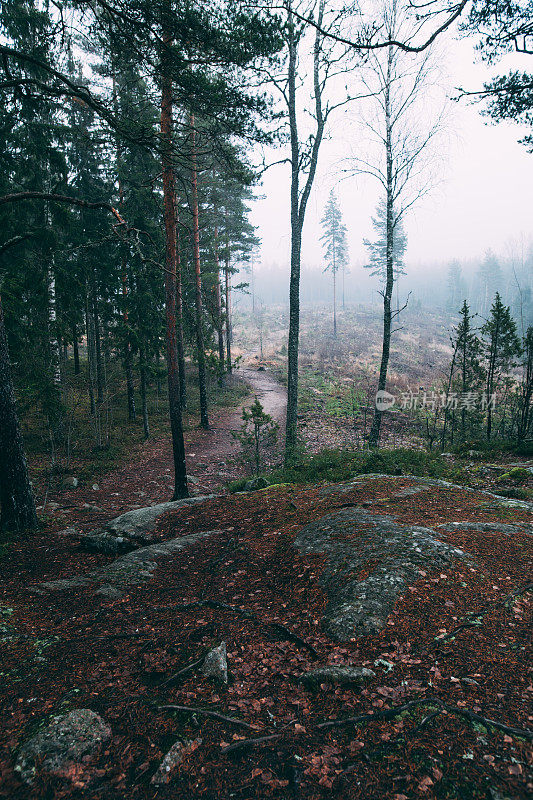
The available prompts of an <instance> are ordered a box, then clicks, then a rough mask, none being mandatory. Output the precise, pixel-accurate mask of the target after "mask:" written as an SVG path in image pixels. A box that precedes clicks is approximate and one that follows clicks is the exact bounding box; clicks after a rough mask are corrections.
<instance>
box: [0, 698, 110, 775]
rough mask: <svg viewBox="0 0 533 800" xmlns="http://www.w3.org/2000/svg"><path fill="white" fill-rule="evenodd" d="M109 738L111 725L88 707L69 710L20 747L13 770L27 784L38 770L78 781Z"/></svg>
mask: <svg viewBox="0 0 533 800" xmlns="http://www.w3.org/2000/svg"><path fill="white" fill-rule="evenodd" d="M110 737H111V728H110V727H109V725H107V724H106V723H105V722H104V720H103V719H102V718H101V717H99V716H98V714H95V712H94V711H91V710H90V709H88V708H80V709H76V710H74V711H70V712H69V713H68V714H63V715H62V716H59V717H55V719H53V721H52V722H51V723H50V725H48V726H47V727H46V728H45V729H44V730H43V731H41V733H38V734H37V735H36V736H34V737H33V738H32V739H30V740H29V741H27V742H26V744H24V745H23V746H22V747H21V748H20V750H19V754H18V758H17V763H16V766H15V771H16V772H18V773H20V776H21V778H22V780H23V781H25V783H29V784H32V783H33V780H34V778H35V774H36V771H37V769H39V770H42V771H43V772H45V773H47V774H49V775H53V776H54V777H57V778H63V779H66V780H70V781H73V782H74V781H77V780H79V778H80V776H81V775H82V773H83V771H84V770H85V769H86V767H87V764H88V763H89V762H90V761H91V760H92V759H94V758H95V757H96V756H97V755H98V753H99V752H100V749H101V747H102V744H103V743H104V742H107V741H108V739H109V738H110Z"/></svg>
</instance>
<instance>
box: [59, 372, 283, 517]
mask: <svg viewBox="0 0 533 800" xmlns="http://www.w3.org/2000/svg"><path fill="white" fill-rule="evenodd" d="M233 380H242V381H245V382H246V383H247V384H248V386H249V387H250V396H249V398H247V400H246V403H245V404H246V405H249V404H250V403H251V402H253V399H254V397H256V396H257V397H258V399H259V400H260V402H261V403H262V404H263V406H264V408H265V411H266V412H267V413H268V414H270V415H271V416H272V417H273V418H274V419H275V420H276V421H277V422H278V423H279V424H280V428H282V427H283V422H284V417H285V409H286V401H287V397H286V390H285V388H284V387H283V386H282V385H281V384H280V383H279V382H278V381H277V380H276V378H275V377H274V376H273V375H272V374H270V373H269V372H267V371H266V370H258V369H257V368H256V367H255V366H254V367H250V366H246V367H243V368H242V369H240V370H238V372H237V373H236V374H235V377H234V378H233ZM241 408H242V406H241V405H240V404H239V405H237V406H235V407H233V408H222V409H213V410H212V413H211V416H210V421H211V427H210V429H209V430H208V431H204V430H201V429H200V428H194V429H192V430H189V431H187V432H186V434H185V446H186V452H187V471H188V474H189V476H190V478H191V489H192V490H193V491H194V493H195V494H209V493H212V492H219V491H220V489H221V487H222V486H223V484H224V483H225V482H226V481H228V480H230V479H231V478H232V477H233V476H235V475H237V474H238V471H239V467H238V465H236V464H235V463H234V461H233V459H234V458H235V456H236V455H237V454H238V451H239V446H238V444H237V442H236V441H235V439H234V438H233V436H232V433H231V432H232V431H234V430H237V429H238V428H239V427H240V425H241ZM172 476H173V470H172V453H171V445H170V439H169V438H167V437H160V438H158V439H154V440H152V441H150V442H148V443H146V444H144V445H142V447H139V449H138V451H137V452H135V453H134V454H133V457H132V459H131V460H130V461H129V462H128V463H127V464H125V465H124V466H123V467H120V468H119V469H117V470H114V471H112V472H110V473H108V474H106V475H104V476H102V477H101V478H100V479H98V482H97V483H92V482H90V481H89V482H88V484H84V485H83V486H80V487H77V488H75V489H71V490H67V491H65V490H63V491H62V492H61V493H60V494H57V495H51V496H50V497H49V503H48V504H47V506H46V509H45V511H46V513H47V514H50V515H51V516H58V517H60V520H58V522H59V521H61V524H64V527H67V526H68V525H69V524H75V525H76V526H77V527H80V523H81V528H84V527H86V526H87V527H91V525H94V524H95V523H98V522H101V521H104V520H106V519H109V518H110V517H113V516H116V515H118V514H121V513H123V512H125V511H129V510H130V509H132V508H139V507H142V506H148V505H150V504H153V503H158V502H163V501H165V500H169V499H170V496H171V492H172V483H173V477H172ZM93 487H97V488H93ZM80 514H81V517H82V518H81V519H80Z"/></svg>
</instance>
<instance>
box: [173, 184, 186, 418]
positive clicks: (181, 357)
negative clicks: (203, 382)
mask: <svg viewBox="0 0 533 800" xmlns="http://www.w3.org/2000/svg"><path fill="white" fill-rule="evenodd" d="M174 199H175V202H174V215H175V218H176V336H177V340H178V372H179V378H180V405H181V408H182V411H185V409H186V408H187V382H186V380H187V377H186V373H185V344H184V341H183V284H182V275H181V240H180V234H179V213H178V198H177V196H175V198H174Z"/></svg>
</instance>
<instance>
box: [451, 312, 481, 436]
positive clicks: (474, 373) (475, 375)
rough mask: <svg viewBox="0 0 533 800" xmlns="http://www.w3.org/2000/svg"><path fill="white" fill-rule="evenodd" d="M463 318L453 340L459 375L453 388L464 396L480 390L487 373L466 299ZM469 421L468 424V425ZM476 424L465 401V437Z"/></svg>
mask: <svg viewBox="0 0 533 800" xmlns="http://www.w3.org/2000/svg"><path fill="white" fill-rule="evenodd" d="M460 313H461V318H460V321H459V324H458V325H457V326H456V328H455V336H454V340H453V342H452V344H453V347H454V353H456V367H457V375H456V376H455V379H454V381H453V384H452V386H453V388H454V389H456V390H457V391H458V392H459V393H460V394H462V395H463V396H464V395H466V394H467V393H469V392H478V391H479V390H480V388H481V386H482V384H483V380H484V378H485V373H484V370H483V366H482V364H481V360H482V357H483V347H482V343H481V340H480V339H479V337H478V335H477V331H476V329H475V328H474V326H473V318H472V315H471V313H470V308H469V306H468V303H467V302H466V300H465V301H464V302H463V305H462V308H461V312H460ZM467 423H469V424H468V426H467ZM474 424H475V416H474V412H473V411H470V410H468V409H467V407H466V405H465V404H464V403H463V404H462V407H461V435H462V438H463V439H465V437H466V435H467V429H468V431H469V433H470V434H471V433H472V428H473V425H474Z"/></svg>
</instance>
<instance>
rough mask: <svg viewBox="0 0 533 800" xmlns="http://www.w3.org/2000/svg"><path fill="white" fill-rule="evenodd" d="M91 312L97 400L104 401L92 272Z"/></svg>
mask: <svg viewBox="0 0 533 800" xmlns="http://www.w3.org/2000/svg"><path fill="white" fill-rule="evenodd" d="M91 314H92V318H93V337H94V339H93V341H94V356H95V368H96V391H97V402H98V404H101V403H103V402H104V370H103V365H102V340H101V337H100V320H99V317H98V294H97V291H96V278H95V275H94V273H93V275H92V281H91Z"/></svg>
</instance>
